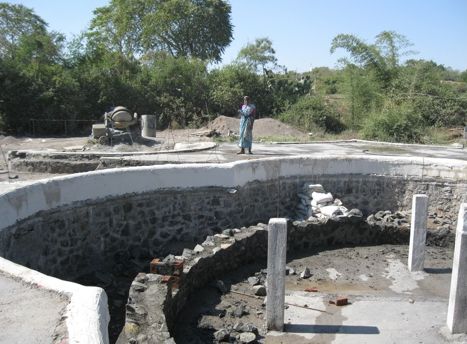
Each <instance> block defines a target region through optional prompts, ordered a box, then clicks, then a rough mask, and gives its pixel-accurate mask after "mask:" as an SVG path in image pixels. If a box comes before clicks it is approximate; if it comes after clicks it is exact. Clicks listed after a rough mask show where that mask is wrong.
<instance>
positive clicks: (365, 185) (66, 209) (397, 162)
mask: <svg viewBox="0 0 467 344" xmlns="http://www.w3.org/2000/svg"><path fill="white" fill-rule="evenodd" d="M306 181H312V182H319V183H322V184H323V185H324V187H325V189H326V190H327V191H330V192H332V193H333V194H336V195H337V196H338V197H340V198H341V199H342V200H343V202H344V204H345V205H346V206H348V207H358V208H361V209H362V210H364V211H365V210H366V211H372V210H383V209H384V210H386V209H390V210H397V209H399V208H404V207H405V208H407V207H409V206H410V201H411V196H412V194H413V193H426V194H428V195H429V196H430V202H432V203H433V204H432V209H441V211H442V212H444V213H446V217H451V218H453V219H455V218H456V215H455V214H457V207H458V204H459V203H460V202H461V201H462V199H463V198H464V197H465V195H466V194H467V162H464V161H458V160H447V159H423V158H401V157H397V158H392V157H384V158H382V157H369V156H361V157H355V156H354V157H349V158H346V157H342V156H337V157H323V158H316V157H313V158H312V157H306V156H302V157H293V158H271V159H261V160H253V161H242V162H235V163H229V164H222V165H221V164H187V165H162V166H148V167H136V168H122V169H115V170H103V171H96V172H89V173H82V174H76V175H70V176H64V177H56V178H52V179H48V180H43V181H38V182H36V183H33V184H31V185H28V186H25V187H22V188H18V189H16V190H14V191H11V192H8V193H4V194H2V195H0V255H2V256H4V257H5V258H7V259H11V260H13V261H15V262H17V263H20V264H23V265H27V266H28V267H31V268H34V269H37V270H39V271H41V272H44V273H47V274H52V275H54V276H59V277H66V278H73V277H76V276H77V274H79V273H83V271H84V270H86V269H93V268H95V267H96V266H99V265H101V264H105V263H107V264H112V262H113V261H114V259H115V255H116V254H120V256H121V257H122V259H123V260H128V259H127V258H128V257H136V254H137V253H138V252H139V253H140V254H141V257H140V258H141V259H143V260H144V259H146V258H147V257H151V256H152V257H154V256H160V255H162V254H165V253H166V252H163V251H161V250H162V249H163V246H164V245H165V244H166V243H167V242H170V241H173V240H189V241H192V242H195V241H197V240H200V239H201V238H203V237H205V236H206V235H209V234H213V233H215V232H218V231H220V230H221V229H223V228H234V227H240V226H248V225H252V224H255V223H258V222H267V221H268V219H269V218H270V217H278V216H280V217H287V216H291V215H292V214H293V210H294V207H295V206H296V205H297V203H298V198H297V192H298V191H300V189H301V187H302V185H303V182H306ZM370 198H371V200H370V201H369V199H370ZM451 213H452V214H451ZM451 215H453V216H451ZM453 221H455V220H453ZM135 252H136V253H135Z"/></svg>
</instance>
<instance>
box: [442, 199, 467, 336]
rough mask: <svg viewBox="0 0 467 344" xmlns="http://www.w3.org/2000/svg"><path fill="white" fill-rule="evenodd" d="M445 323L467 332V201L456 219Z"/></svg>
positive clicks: (459, 330) (452, 328) (453, 329)
mask: <svg viewBox="0 0 467 344" xmlns="http://www.w3.org/2000/svg"><path fill="white" fill-rule="evenodd" d="M447 324H448V327H449V330H450V331H451V333H467V203H463V204H461V207H460V210H459V218H458V220H457V232H456V244H455V247H454V260H453V266H452V278H451V291H450V295H449V307H448V319H447Z"/></svg>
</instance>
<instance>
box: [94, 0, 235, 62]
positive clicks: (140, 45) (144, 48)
mask: <svg viewBox="0 0 467 344" xmlns="http://www.w3.org/2000/svg"><path fill="white" fill-rule="evenodd" d="M230 12H231V7H230V5H229V4H228V3H227V2H225V1H224V0H112V1H111V2H110V4H109V5H108V6H105V7H100V8H98V9H96V10H95V11H94V14H95V17H94V19H93V21H92V23H91V27H90V32H89V34H88V37H89V39H90V41H91V42H94V43H95V44H100V45H104V46H106V47H107V49H110V50H114V51H118V52H120V53H122V54H124V55H125V56H127V57H140V55H145V54H148V53H149V54H150V53H151V52H153V51H165V52H168V53H169V54H170V55H172V56H174V57H179V56H182V57H195V58H200V59H207V60H216V61H219V60H220V59H221V55H222V53H223V52H224V49H225V47H226V46H228V45H229V44H230V42H231V40H232V25H231V23H230Z"/></svg>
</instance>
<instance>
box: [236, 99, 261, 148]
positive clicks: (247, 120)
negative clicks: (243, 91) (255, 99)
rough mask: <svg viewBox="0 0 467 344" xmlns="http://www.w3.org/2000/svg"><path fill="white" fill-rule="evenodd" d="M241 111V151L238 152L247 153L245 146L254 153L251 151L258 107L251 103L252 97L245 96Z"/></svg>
mask: <svg viewBox="0 0 467 344" xmlns="http://www.w3.org/2000/svg"><path fill="white" fill-rule="evenodd" d="M239 112H240V116H241V117H240V129H239V134H240V139H239V141H238V146H239V147H240V152H238V153H237V154H245V148H247V149H248V154H253V153H252V152H251V145H252V143H253V122H254V121H255V116H256V107H255V106H254V105H253V104H251V101H250V97H248V96H245V97H243V105H242V108H241V109H240V110H239Z"/></svg>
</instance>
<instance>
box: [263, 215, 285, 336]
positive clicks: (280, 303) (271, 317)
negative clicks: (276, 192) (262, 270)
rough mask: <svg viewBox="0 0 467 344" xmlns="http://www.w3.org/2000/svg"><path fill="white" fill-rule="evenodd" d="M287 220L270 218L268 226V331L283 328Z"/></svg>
mask: <svg viewBox="0 0 467 344" xmlns="http://www.w3.org/2000/svg"><path fill="white" fill-rule="evenodd" d="M286 253H287V220H286V219H284V218H272V219H270V220H269V225H268V277H267V302H266V322H267V329H268V330H275V331H282V330H283V328H284V303H285V263H286Z"/></svg>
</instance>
